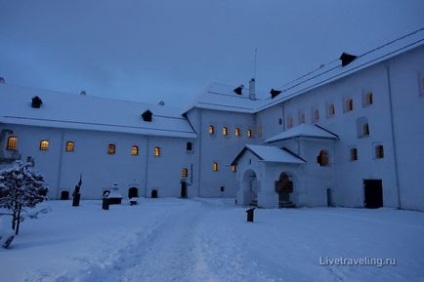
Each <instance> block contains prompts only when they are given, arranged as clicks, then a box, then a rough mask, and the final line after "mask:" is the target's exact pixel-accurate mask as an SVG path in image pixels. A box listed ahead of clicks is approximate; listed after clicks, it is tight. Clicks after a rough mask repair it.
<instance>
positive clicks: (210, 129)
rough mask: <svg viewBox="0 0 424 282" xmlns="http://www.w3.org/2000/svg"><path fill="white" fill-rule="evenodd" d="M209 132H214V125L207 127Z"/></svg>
mask: <svg viewBox="0 0 424 282" xmlns="http://www.w3.org/2000/svg"><path fill="white" fill-rule="evenodd" d="M208 132H209V134H211V135H212V134H215V127H213V125H209V129H208Z"/></svg>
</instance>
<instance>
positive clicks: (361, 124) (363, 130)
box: [356, 117, 370, 138]
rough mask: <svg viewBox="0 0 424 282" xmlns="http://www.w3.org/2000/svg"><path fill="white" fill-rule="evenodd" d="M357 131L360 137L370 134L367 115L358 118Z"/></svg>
mask: <svg viewBox="0 0 424 282" xmlns="http://www.w3.org/2000/svg"><path fill="white" fill-rule="evenodd" d="M356 131H357V136H358V138H364V137H367V136H369V135H370V127H369V124H368V119H367V118H366V117H360V118H358V119H356Z"/></svg>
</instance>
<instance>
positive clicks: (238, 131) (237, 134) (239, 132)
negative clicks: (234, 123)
mask: <svg viewBox="0 0 424 282" xmlns="http://www.w3.org/2000/svg"><path fill="white" fill-rule="evenodd" d="M235 133H236V136H237V137H239V136H240V135H241V131H240V128H236V131H235Z"/></svg>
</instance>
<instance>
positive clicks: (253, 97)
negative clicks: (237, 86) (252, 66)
mask: <svg viewBox="0 0 424 282" xmlns="http://www.w3.org/2000/svg"><path fill="white" fill-rule="evenodd" d="M249 99H250V100H256V95H255V79H254V78H252V79H251V80H250V81H249Z"/></svg>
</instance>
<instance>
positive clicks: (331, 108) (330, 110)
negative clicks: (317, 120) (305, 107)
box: [327, 103, 336, 118]
mask: <svg viewBox="0 0 424 282" xmlns="http://www.w3.org/2000/svg"><path fill="white" fill-rule="evenodd" d="M335 114H336V108H335V107H334V104H333V103H330V104H328V106H327V117H329V118H331V117H334V115H335Z"/></svg>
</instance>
